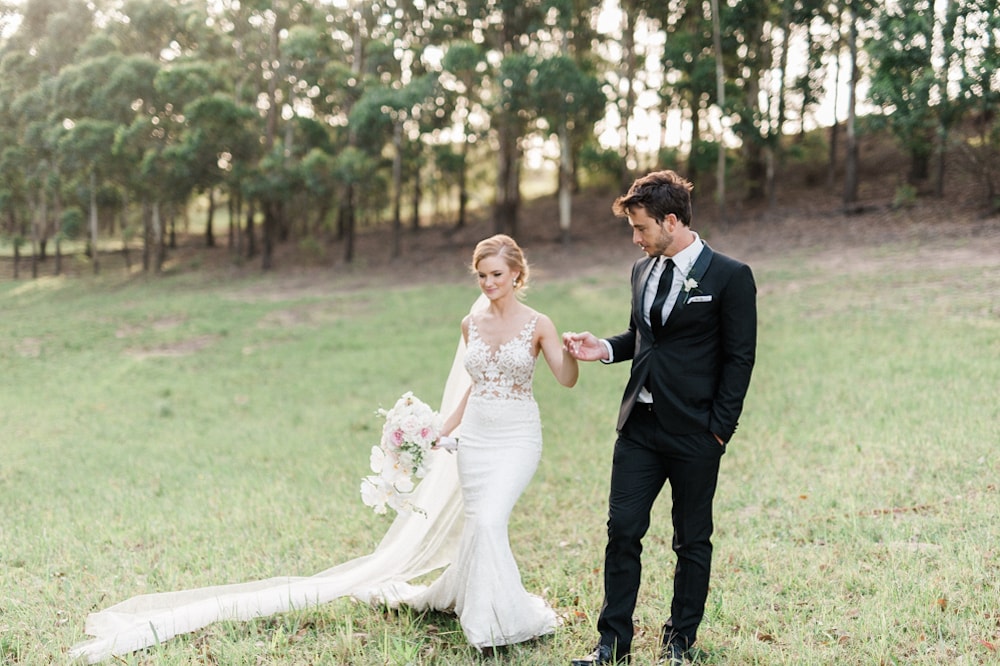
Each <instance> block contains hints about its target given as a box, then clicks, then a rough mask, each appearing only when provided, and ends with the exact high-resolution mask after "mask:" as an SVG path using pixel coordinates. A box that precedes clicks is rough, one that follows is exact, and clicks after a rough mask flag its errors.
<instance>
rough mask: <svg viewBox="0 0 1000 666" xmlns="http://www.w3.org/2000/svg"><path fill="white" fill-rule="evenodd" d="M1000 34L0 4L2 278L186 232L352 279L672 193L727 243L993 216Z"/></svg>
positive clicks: (902, 23) (963, 11)
mask: <svg viewBox="0 0 1000 666" xmlns="http://www.w3.org/2000/svg"><path fill="white" fill-rule="evenodd" d="M998 31H1000V12H998V11H997V6H996V0H949V1H948V2H929V1H916V0H905V1H901V2H895V1H894V2H871V1H869V0H839V1H836V2H823V1H817V0H784V1H782V2H765V1H763V0H747V1H730V2H718V1H717V0H710V1H709V0H706V1H705V2H702V3H686V2H667V3H662V2H647V1H644V0H627V1H623V2H620V3H615V2H613V0H608V2H605V3H603V4H601V5H597V6H594V5H593V4H592V3H584V2H579V1H578V0H532V1H529V2H520V1H518V2H513V1H506V0H502V1H497V0H489V1H486V0H472V1H468V2H457V3H456V2H434V1H418V2H412V1H406V0H400V1H398V2H397V1H393V0H390V1H388V2H383V1H378V2H367V1H366V2H356V1H351V0H334V1H331V2H323V1H320V0H310V1H300V0H278V1H275V2H270V1H268V2H262V1H255V0H251V1H242V2H235V1H230V0H214V1H211V2H208V1H205V0H191V1H184V2H159V1H155V2H154V1H150V0H127V1H124V2H121V1H114V2H112V1H110V0H107V1H104V0H102V1H98V2H84V1H83V0H68V1H67V0H4V1H3V2H0V35H2V42H0V239H2V241H5V242H4V243H3V247H4V248H5V249H4V251H3V254H4V255H5V256H7V257H10V258H11V260H12V261H13V267H12V269H13V273H14V274H16V275H20V274H21V273H22V269H21V263H20V262H21V258H22V257H25V258H28V259H29V260H30V267H26V268H25V269H24V271H25V272H27V271H29V270H30V273H31V275H33V276H37V275H39V274H40V273H41V272H45V273H49V274H53V273H54V274H60V273H62V272H64V271H66V270H73V269H76V268H78V267H79V262H73V263H72V265H71V266H70V267H69V268H67V266H65V265H64V263H63V260H62V255H63V253H64V248H65V249H66V250H67V251H69V252H72V253H73V254H74V255H77V256H79V255H81V254H82V256H83V257H85V263H86V265H87V266H88V267H89V268H90V269H91V270H93V271H94V272H98V271H99V270H100V264H101V256H102V253H105V252H108V251H109V250H112V249H114V250H119V251H121V253H122V259H123V260H124V261H125V264H126V267H127V268H129V269H131V267H132V266H133V264H135V265H136V267H137V269H138V267H139V266H140V265H141V269H142V270H144V271H151V272H157V271H160V270H161V269H162V267H163V264H164V262H165V261H166V260H167V259H168V256H169V250H170V249H171V248H175V247H177V245H178V242H179V241H178V238H180V239H182V241H183V240H184V239H185V238H187V237H189V235H190V233H192V230H196V232H197V233H198V234H199V235H200V236H201V237H202V241H201V242H202V244H203V245H204V246H205V247H215V246H216V245H219V244H222V243H221V242H220V239H219V238H217V234H219V233H222V234H225V236H226V238H225V245H226V247H227V248H228V249H229V255H230V259H231V260H232V261H233V262H234V263H237V264H240V263H244V262H246V261H247V260H249V259H254V260H256V261H259V262H260V266H261V267H263V268H264V269H269V268H272V267H273V266H274V254H275V248H277V247H280V246H284V247H289V246H291V247H294V248H296V249H297V250H301V251H303V252H297V253H296V257H297V259H295V260H294V261H295V262H300V261H303V260H313V261H319V262H325V263H326V264H328V265H329V264H333V263H342V264H347V263H351V262H353V261H354V259H355V257H356V251H357V250H356V248H357V238H358V233H359V232H364V231H367V230H377V231H378V234H379V235H380V236H381V237H382V238H383V241H382V242H383V244H384V247H385V252H387V253H388V254H389V255H390V256H391V257H397V256H399V255H400V254H402V252H403V245H404V240H403V239H404V237H405V236H404V232H405V231H406V230H408V229H418V228H420V227H422V226H431V225H435V224H445V225H449V226H452V227H454V228H455V229H460V228H462V227H463V226H465V225H466V224H467V223H468V220H469V215H470V211H471V210H475V211H478V212H480V213H482V214H484V215H486V216H488V217H489V219H490V221H491V226H492V230H493V231H496V232H507V233H511V234H513V235H515V236H517V235H518V233H519V232H521V231H523V230H524V226H525V225H524V221H523V220H522V211H523V204H522V198H524V197H533V196H535V195H537V194H540V193H542V194H553V193H555V198H556V201H557V202H558V207H557V210H556V212H555V214H554V216H553V219H552V220H551V222H550V224H557V226H555V227H554V234H555V235H558V236H559V237H560V238H561V240H563V241H565V242H568V241H570V240H571V239H572V236H573V228H572V224H573V220H574V216H575V214H580V213H581V211H574V210H573V197H574V196H578V195H579V194H580V193H581V192H585V191H588V190H589V191H594V189H595V188H604V191H605V192H610V193H612V194H613V193H615V192H617V191H620V190H621V189H623V188H625V187H627V185H628V183H629V182H630V181H631V179H632V178H633V177H634V176H635V175H636V174H638V173H641V172H643V171H645V170H648V169H651V168H659V167H660V166H661V165H670V166H673V167H675V168H676V169H677V170H678V171H681V172H682V173H683V174H684V175H685V176H687V177H688V178H689V179H691V180H692V181H694V182H696V183H697V186H698V187H697V193H698V197H699V206H700V209H701V210H703V211H704V214H701V213H700V215H701V217H702V219H710V218H714V219H717V220H718V221H719V222H720V223H723V224H725V223H728V222H730V221H732V220H734V219H737V218H741V217H745V216H746V215H747V214H749V213H752V212H754V211H756V212H761V211H763V213H764V214H766V213H767V211H768V210H769V209H770V210H773V209H774V208H775V207H777V206H780V205H782V204H785V203H787V202H788V201H789V199H791V198H793V197H795V194H794V193H795V192H798V191H801V190H802V189H803V188H806V189H810V188H814V189H815V190H816V191H818V192H820V193H822V195H823V196H828V195H829V194H830V193H831V192H836V195H837V198H838V199H839V202H838V205H837V208H839V209H840V211H841V212H844V213H858V212H863V211H864V210H865V209H866V207H870V206H871V205H873V204H876V205H879V204H882V203H887V202H888V203H890V204H893V205H896V206H900V205H913V204H915V203H918V199H920V198H921V197H924V196H925V195H926V196H927V197H932V198H934V199H936V200H939V201H940V200H941V199H942V198H943V197H944V196H945V195H946V194H948V193H949V192H946V190H947V189H948V188H949V187H952V186H951V185H949V184H948V181H947V179H946V165H950V166H949V167H948V168H950V169H951V170H952V171H954V174H953V175H954V181H953V182H957V183H959V184H960V185H961V186H962V190H961V193H960V194H959V193H957V192H956V191H954V190H953V191H952V192H950V193H951V194H958V195H959V197H960V198H961V200H962V201H966V200H967V199H969V198H971V200H972V202H973V203H974V204H975V205H976V206H977V207H981V209H983V210H985V211H993V210H995V209H996V208H997V206H998V201H997V191H996V187H997V185H996V179H997V172H998V169H1000V118H998V117H997V114H996V108H997V103H998V93H1000V74H998V72H1000V47H998V43H1000V39H998V34H1000V33H998ZM875 135H879V136H889V137H892V140H893V142H894V145H895V147H896V148H897V150H898V152H899V154H900V155H902V156H903V160H902V162H899V161H895V162H894V163H893V165H892V167H891V168H892V171H891V172H889V171H887V169H886V167H887V166H889V165H888V164H886V163H884V162H882V161H879V160H881V159H882V158H881V155H882V153H879V152H877V151H876V152H872V153H871V154H870V155H867V156H865V155H863V154H862V148H861V146H862V145H863V142H864V141H865V139H866V138H867V137H872V136H875ZM866 168H867V169H868V171H867V173H869V174H874V175H877V176H879V180H880V182H881V183H883V184H884V182H885V180H884V179H885V177H889V178H891V180H890V183H889V186H890V188H891V192H890V194H889V196H888V200H887V201H886V199H885V197H884V196H883V195H882V193H881V191H878V194H876V193H875V191H871V190H869V189H866V185H867V184H866V182H865V177H866V176H865V174H866V172H865V171H864V169H866ZM969 185H971V187H967V186H969ZM193 202H196V203H197V204H198V206H197V207H196V208H193V207H192V203H193ZM582 213H583V214H587V213H589V211H587V210H584V211H582ZM193 218H194V220H193V221H192V219H193ZM217 230H218V231H217ZM185 232H187V233H185ZM135 249H140V250H141V262H140V261H139V260H138V259H136V260H133V254H132V250H135ZM50 257H54V259H53V261H51V262H49V263H48V264H46V265H47V266H49V267H48V268H46V269H45V270H44V271H43V270H42V268H41V266H42V264H44V263H45V262H48V261H49V259H50Z"/></svg>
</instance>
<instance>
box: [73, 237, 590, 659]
mask: <svg viewBox="0 0 1000 666" xmlns="http://www.w3.org/2000/svg"><path fill="white" fill-rule="evenodd" d="M472 270H473V273H474V274H475V275H476V276H477V277H478V280H479V287H480V289H481V290H482V296H481V297H480V298H479V300H477V301H476V303H475V304H474V305H473V308H472V311H471V312H470V313H469V314H468V315H467V316H466V317H465V318H464V319H463V320H462V338H461V340H460V341H459V348H458V351H457V352H456V355H455V360H454V363H453V365H452V368H451V372H450V374H449V377H448V381H447V384H446V385H445V390H444V395H443V397H442V400H441V410H440V411H441V413H442V414H450V415H449V416H448V418H447V419H446V421H445V424H444V430H443V432H444V434H446V435H451V436H458V435H459V431H460V430H461V440H460V445H459V447H458V453H457V455H451V454H450V453H448V452H445V451H442V450H438V451H434V452H433V453H432V456H433V460H432V461H431V471H430V472H429V474H428V475H427V476H426V477H425V478H424V479H423V481H422V482H421V483H420V484H419V485H418V486H417V489H416V491H415V494H414V497H413V502H414V504H415V505H417V506H420V507H421V509H423V511H424V512H425V513H424V514H413V513H410V514H400V515H399V516H398V517H397V518H396V520H394V521H393V523H392V525H391V526H390V527H389V530H388V531H387V532H386V534H385V536H384V537H383V539H382V541H381V542H380V543H379V545H378V547H376V549H375V550H374V551H373V552H372V553H370V554H369V555H365V556H363V557H359V558H357V559H354V560H350V561H348V562H345V563H343V564H340V565H338V566H335V567H333V568H331V569H327V570H326V571H323V572H320V573H318V574H316V575H314V576H309V577H280V578H269V579H266V580H261V581H256V582H251V583H240V584H232V585H221V586H214V587H205V588H198V589H194V590H184V591H180V592H163V593H158V594H147V595H141V596H138V597H133V598H132V599H129V600H127V601H124V602H122V603H119V604H117V605H115V606H111V607H110V608H107V609H105V610H103V611H100V612H98V613H93V614H91V615H90V616H89V617H88V618H87V622H86V626H85V632H86V633H87V634H88V635H90V636H92V637H93V638H92V639H90V640H87V641H84V642H81V643H78V644H77V645H75V646H73V648H72V649H71V653H70V654H71V656H72V657H73V658H75V659H82V660H85V661H86V662H87V663H97V662H100V661H103V660H105V659H108V658H110V657H111V656H113V655H120V654H127V653H129V652H133V651H135V650H140V649H142V648H145V647H148V646H151V645H155V644H157V643H160V642H162V641H165V640H167V639H169V638H171V637H173V636H176V635H178V634H184V633H188V632H191V631H194V630H196V629H199V628H201V627H204V626H206V625H208V624H211V623H213V622H216V621H219V620H248V619H252V618H255V617H263V616H268V615H273V614H275V613H281V612H285V611H288V610H293V609H301V608H307V607H310V606H315V605H317V604H321V603H326V602H328V601H332V600H334V599H337V598H340V597H344V596H351V597H354V598H357V599H361V600H368V601H375V600H379V601H383V602H387V603H390V604H392V605H397V604H406V605H409V606H411V607H413V608H415V609H418V610H423V609H434V610H446V611H453V612H454V613H455V614H456V615H457V616H458V618H459V621H460V624H461V626H462V630H463V632H464V633H465V636H466V638H467V640H468V641H469V643H470V644H472V645H473V646H475V647H476V648H478V649H480V650H482V649H485V648H491V647H494V646H500V645H508V644H511V643H518V642H522V641H526V640H529V639H531V638H535V637H537V636H542V635H545V634H548V633H551V632H552V631H554V630H555V628H556V626H557V624H558V621H557V617H556V614H555V611H553V610H552V608H551V607H550V606H549V605H548V604H547V603H546V602H545V601H544V600H543V599H541V598H540V597H538V596H536V595H533V594H530V593H528V592H527V591H526V590H525V589H524V587H523V585H522V583H521V577H520V573H519V571H518V569H517V564H516V562H515V560H514V556H513V553H512V552H511V549H510V544H509V541H508V534H507V524H508V519H509V517H510V513H511V510H512V509H513V507H514V504H515V503H516V501H517V500H518V498H519V497H520V496H521V493H522V492H523V491H524V489H525V488H526V487H527V484H528V483H529V481H530V480H531V478H532V476H533V475H534V473H535V470H536V468H537V466H538V462H539V459H540V456H541V448H542V435H541V421H540V419H539V415H538V405H537V403H536V402H535V400H534V397H533V393H532V379H533V375H534V368H535V362H536V360H537V358H538V355H539V354H541V355H542V356H544V357H545V361H546V363H547V365H548V367H549V369H550V370H551V371H552V374H553V375H554V376H555V378H556V380H557V381H559V383H560V384H562V385H564V386H567V387H572V386H573V385H574V384H575V383H576V380H577V377H578V368H577V363H576V360H575V359H574V358H573V357H572V356H571V355H570V354H569V353H568V352H567V351H566V350H565V349H564V348H563V347H562V341H561V340H560V337H559V335H558V332H557V331H556V328H555V325H554V324H553V323H552V320H551V319H549V317H548V316H546V315H544V314H542V313H540V312H537V311H535V310H533V309H532V308H530V307H528V306H526V305H524V304H523V303H522V302H521V300H520V298H519V297H520V296H521V295H522V294H523V293H524V290H525V289H526V287H527V284H528V272H529V269H528V264H527V261H526V260H525V258H524V253H523V252H522V250H521V248H520V247H519V246H518V245H517V243H516V242H515V241H514V240H513V239H512V238H510V237H509V236H505V235H496V236H493V237H490V238H487V239H486V240H483V241H481V242H480V243H479V244H478V245H477V246H476V249H475V252H474V253H473V259H472ZM443 567H444V571H443V572H442V573H441V574H440V576H438V578H437V579H436V580H434V582H432V583H431V584H430V585H428V586H415V585H410V584H409V581H411V580H413V579H415V578H418V577H420V576H422V575H424V574H426V573H428V572H431V571H434V570H436V569H441V568H443Z"/></svg>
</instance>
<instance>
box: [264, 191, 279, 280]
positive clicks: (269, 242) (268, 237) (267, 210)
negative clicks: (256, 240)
mask: <svg viewBox="0 0 1000 666" xmlns="http://www.w3.org/2000/svg"><path fill="white" fill-rule="evenodd" d="M274 209H275V204H274V203H273V202H271V201H269V202H267V203H266V204H265V205H264V229H263V242H262V244H261V245H262V249H261V253H260V268H261V270H264V271H269V270H271V268H272V267H273V265H274V236H275V232H276V231H277V230H276V229H275V227H276V226H277V224H278V220H277V215H276V214H275V210H274Z"/></svg>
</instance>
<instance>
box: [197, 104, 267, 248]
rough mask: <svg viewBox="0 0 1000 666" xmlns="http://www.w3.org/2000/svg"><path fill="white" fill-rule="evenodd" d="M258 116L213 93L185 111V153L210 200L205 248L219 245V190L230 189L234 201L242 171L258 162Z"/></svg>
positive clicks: (199, 184)
mask: <svg viewBox="0 0 1000 666" xmlns="http://www.w3.org/2000/svg"><path fill="white" fill-rule="evenodd" d="M256 122H257V114H256V112H255V111H254V110H253V109H251V108H249V107H247V106H243V105H240V104H237V103H236V102H235V101H234V100H233V99H232V97H231V96H229V95H225V94H221V93H213V94H208V95H203V96H200V97H196V98H195V99H194V100H193V101H192V102H190V103H189V104H187V105H186V106H185V107H184V121H183V128H182V129H181V133H180V137H179V145H180V146H181V150H182V151H183V152H184V153H185V154H186V159H187V161H188V162H189V164H190V165H191V169H192V171H191V181H192V183H193V185H194V187H195V189H197V190H200V191H202V192H205V193H206V195H207V197H208V216H207V219H206V223H205V245H206V246H208V247H213V246H214V245H215V236H214V227H213V219H214V212H215V196H214V192H215V189H216V188H217V187H219V186H226V187H227V188H228V190H229V195H230V197H232V196H233V193H234V192H235V191H236V190H238V189H239V187H240V181H239V176H240V175H241V174H242V173H243V171H244V170H242V169H239V170H238V169H235V168H234V166H235V165H249V164H252V163H255V162H256V160H257V158H258V153H259V147H260V142H259V141H258V134H257V131H256V130H257V128H256Z"/></svg>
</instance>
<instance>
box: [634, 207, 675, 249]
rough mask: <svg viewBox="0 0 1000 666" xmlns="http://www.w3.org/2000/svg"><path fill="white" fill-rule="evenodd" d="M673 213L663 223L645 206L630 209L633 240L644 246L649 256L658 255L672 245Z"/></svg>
mask: <svg viewBox="0 0 1000 666" xmlns="http://www.w3.org/2000/svg"><path fill="white" fill-rule="evenodd" d="M672 219H673V215H672V214H671V215H668V216H667V219H666V220H664V221H663V222H662V223H660V222H657V221H656V220H655V219H654V218H653V217H651V216H650V215H649V213H647V212H646V209H645V208H639V207H636V208H633V209H631V210H630V211H629V215H628V223H629V225H630V226H631V227H632V242H633V243H635V244H636V245H638V246H639V247H640V248H642V251H643V252H645V253H646V255H647V256H649V257H658V256H660V255H661V254H663V253H664V251H665V250H666V249H667V248H668V247H670V244H671V243H672V242H673V240H674V238H673V235H672V234H671V233H670V231H669V228H670V226H671V225H672V224H676V222H672Z"/></svg>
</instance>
